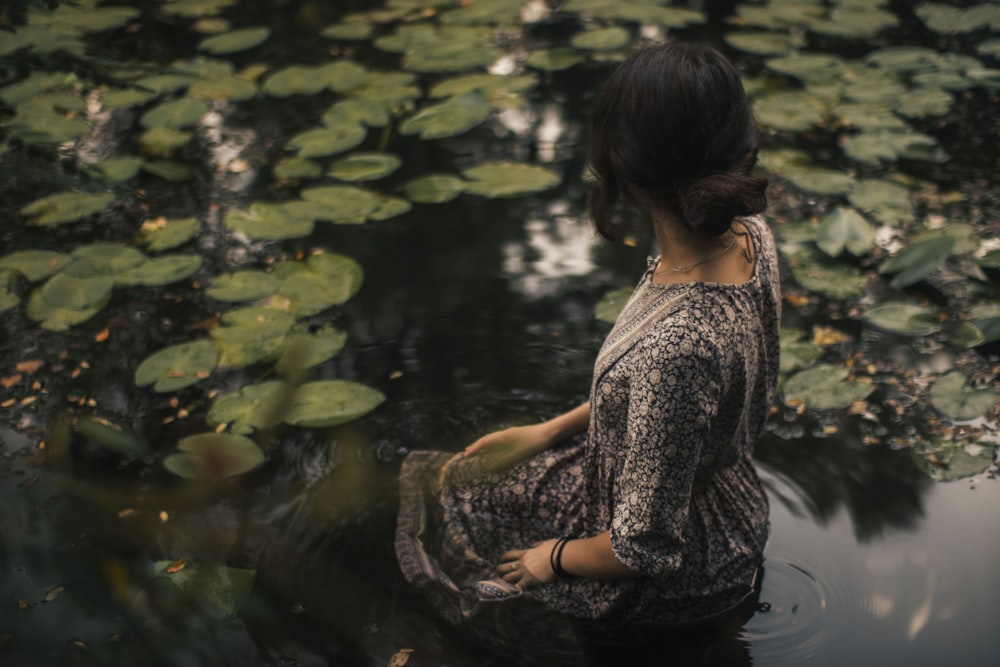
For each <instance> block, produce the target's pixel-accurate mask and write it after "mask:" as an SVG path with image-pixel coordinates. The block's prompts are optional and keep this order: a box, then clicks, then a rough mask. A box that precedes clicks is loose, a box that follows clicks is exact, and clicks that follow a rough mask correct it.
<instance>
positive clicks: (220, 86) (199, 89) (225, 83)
mask: <svg viewBox="0 0 1000 667" xmlns="http://www.w3.org/2000/svg"><path fill="white" fill-rule="evenodd" d="M187 94H188V97H192V98H194V99H196V100H232V101H233V102H241V101H243V100H249V99H250V98H251V97H253V96H254V95H256V94H257V85H256V84H255V83H254V82H253V81H249V80H247V79H245V78H243V77H241V76H228V75H226V76H213V77H206V78H202V79H198V80H197V81H195V82H194V83H192V84H191V87H190V88H188V93H187Z"/></svg>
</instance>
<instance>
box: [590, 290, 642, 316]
mask: <svg viewBox="0 0 1000 667" xmlns="http://www.w3.org/2000/svg"><path fill="white" fill-rule="evenodd" d="M633 291H634V290H633V289H632V288H630V287H622V288H619V289H616V290H612V291H611V292H608V293H607V294H605V295H604V296H603V297H602V298H601V300H600V301H598V302H597V305H596V306H594V317H596V318H597V319H598V320H600V321H602V322H607V323H609V324H614V323H615V320H617V319H618V315H619V314H620V313H621V312H622V309H623V308H625V304H626V303H627V302H628V300H629V297H631V296H632V292H633Z"/></svg>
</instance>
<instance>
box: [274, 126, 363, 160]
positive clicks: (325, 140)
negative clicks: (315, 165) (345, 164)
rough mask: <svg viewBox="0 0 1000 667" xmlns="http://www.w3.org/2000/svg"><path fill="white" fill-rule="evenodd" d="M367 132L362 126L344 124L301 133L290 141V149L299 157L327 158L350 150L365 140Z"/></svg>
mask: <svg viewBox="0 0 1000 667" xmlns="http://www.w3.org/2000/svg"><path fill="white" fill-rule="evenodd" d="M367 133H368V132H367V130H366V129H365V127H364V126H363V125H361V124H357V123H354V124H350V123H343V124H340V125H337V126H335V127H322V128H317V129H313V130H306V131H305V132H300V133H299V134H297V135H295V136H294V137H292V138H291V139H290V140H289V141H288V144H287V145H288V148H290V149H292V150H296V151H298V154H299V157H303V158H309V157H326V156H327V155H334V154H336V153H343V152H344V151H346V150H350V149H352V148H354V147H355V146H357V145H358V144H360V143H361V142H362V141H364V140H365V135H367Z"/></svg>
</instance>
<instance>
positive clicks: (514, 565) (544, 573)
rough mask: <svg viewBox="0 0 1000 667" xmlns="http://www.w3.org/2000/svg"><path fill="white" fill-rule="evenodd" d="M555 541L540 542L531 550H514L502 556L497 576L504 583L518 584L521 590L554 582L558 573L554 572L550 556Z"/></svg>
mask: <svg viewBox="0 0 1000 667" xmlns="http://www.w3.org/2000/svg"><path fill="white" fill-rule="evenodd" d="M555 544H556V540H555V539H551V540H545V541H544V542H539V543H538V544H536V545H535V546H533V547H531V548H530V549H514V550H512V551H508V552H507V553H505V554H504V555H503V556H500V565H498V566H497V574H499V575H500V577H501V578H502V579H503V580H504V581H509V582H510V583H512V584H517V585H518V586H520V587H521V588H529V587H531V586H536V585H538V584H547V583H549V582H550V581H554V580H555V578H556V573H555V572H553V571H552V565H551V564H550V562H549V555H550V554H551V553H552V547H554V546H555Z"/></svg>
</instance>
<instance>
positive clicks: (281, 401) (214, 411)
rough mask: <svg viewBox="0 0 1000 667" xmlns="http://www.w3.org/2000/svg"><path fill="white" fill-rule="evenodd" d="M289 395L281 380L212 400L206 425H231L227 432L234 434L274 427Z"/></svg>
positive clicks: (243, 388)
mask: <svg viewBox="0 0 1000 667" xmlns="http://www.w3.org/2000/svg"><path fill="white" fill-rule="evenodd" d="M292 391H293V390H292V388H291V387H290V386H289V385H287V384H286V383H284V382H282V381H280V380H271V381H269V382H262V383H261V384H251V385H247V386H245V387H242V388H241V389H239V390H238V391H234V392H231V393H228V394H223V395H222V396H220V397H218V398H217V399H215V402H214V403H212V407H211V408H210V409H209V411H208V415H207V416H206V417H205V421H206V422H207V423H208V425H209V426H218V425H219V424H230V430H231V431H232V432H233V433H237V434H246V433H250V432H252V431H254V430H255V429H260V428H271V427H272V426H277V425H278V424H280V423H281V419H282V415H283V413H284V411H285V409H286V408H287V406H288V403H289V402H290V400H291V397H292Z"/></svg>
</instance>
